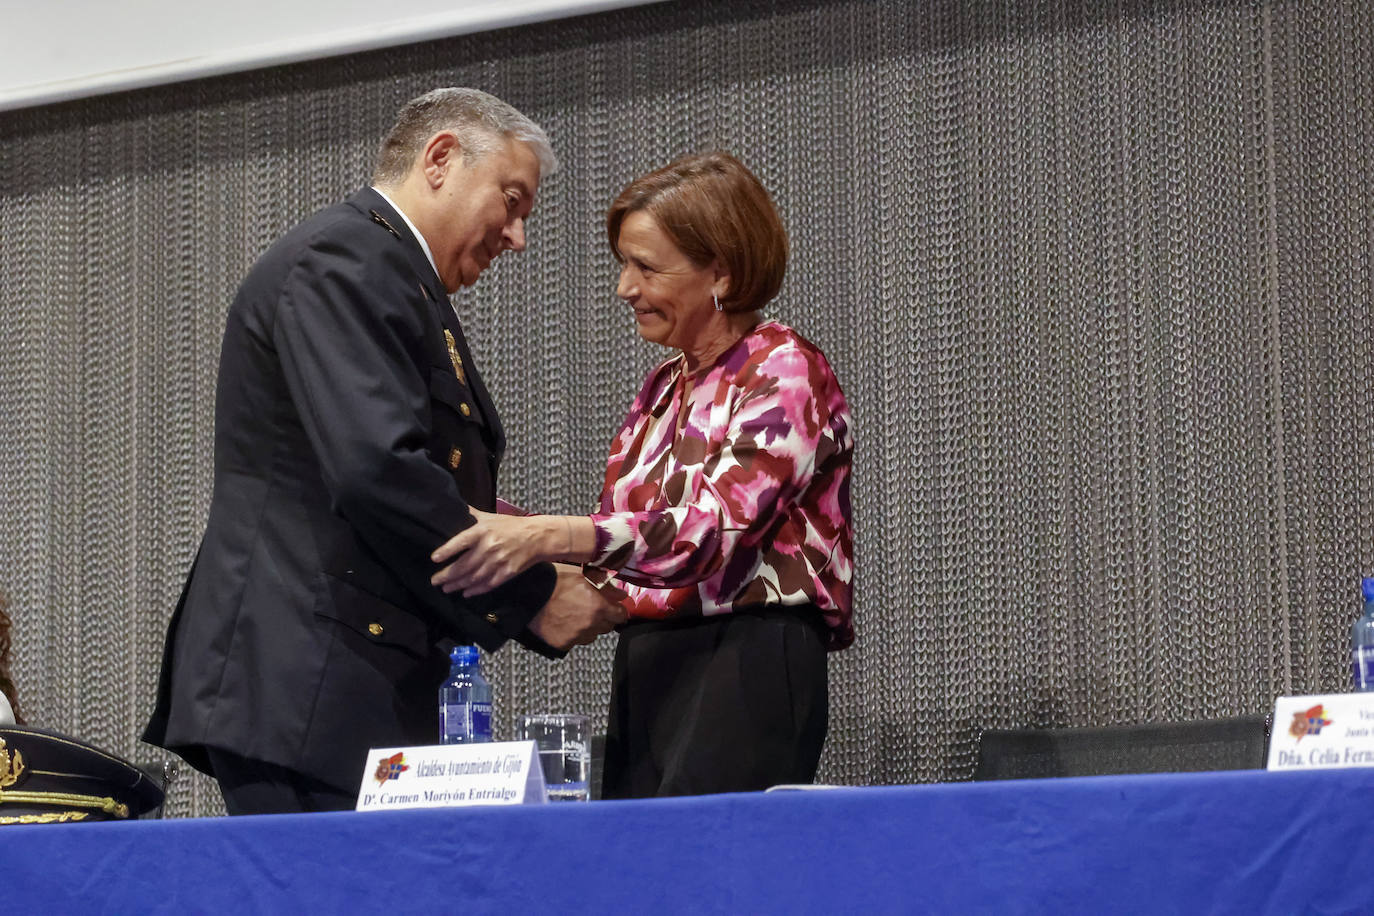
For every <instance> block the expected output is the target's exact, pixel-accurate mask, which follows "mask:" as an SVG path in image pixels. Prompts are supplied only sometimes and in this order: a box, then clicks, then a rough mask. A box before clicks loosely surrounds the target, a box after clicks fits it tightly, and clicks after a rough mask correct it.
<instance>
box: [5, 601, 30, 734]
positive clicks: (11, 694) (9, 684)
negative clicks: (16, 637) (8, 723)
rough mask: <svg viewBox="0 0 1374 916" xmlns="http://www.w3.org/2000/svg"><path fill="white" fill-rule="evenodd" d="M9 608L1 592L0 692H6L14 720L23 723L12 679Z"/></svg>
mask: <svg viewBox="0 0 1374 916" xmlns="http://www.w3.org/2000/svg"><path fill="white" fill-rule="evenodd" d="M8 608H9V602H8V601H7V600H5V596H4V595H3V594H0V693H4V695H5V698H6V699H7V700H9V701H10V708H11V709H12V710H13V712H14V721H15V722H17V723H19V724H20V725H23V724H24V717H23V716H21V715H20V714H19V696H18V694H16V693H15V690H14V681H12V680H10V615H9V614H8V613H6V611H7V609H8Z"/></svg>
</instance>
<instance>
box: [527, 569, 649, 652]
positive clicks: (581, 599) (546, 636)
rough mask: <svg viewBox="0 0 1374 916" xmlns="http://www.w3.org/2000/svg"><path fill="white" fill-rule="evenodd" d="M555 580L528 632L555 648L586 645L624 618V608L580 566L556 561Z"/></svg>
mask: <svg viewBox="0 0 1374 916" xmlns="http://www.w3.org/2000/svg"><path fill="white" fill-rule="evenodd" d="M553 566H554V569H556V570H558V581H557V582H556V583H555V585H554V587H553V594H552V595H550V596H549V600H548V603H546V604H545V605H544V606H543V607H542V608H540V609H539V613H538V614H535V615H534V619H533V620H531V621H530V626H529V629H530V632H531V633H533V634H534V635H535V636H538V637H539V638H540V639H542V640H544V642H546V643H548V644H549V645H551V646H553V647H554V648H555V649H559V650H562V651H567V650H568V649H570V648H572V647H573V646H585V645H587V644H588V643H590V642H592V641H594V640H595V639H596V638H597V637H598V636H600V635H601V634H602V633H609V632H610V631H611V630H613V629H614V628H615V627H617V626H619V625H620V624H622V623H624V622H625V620H626V617H627V615H626V613H625V609H624V608H623V607H621V606H620V604H619V603H618V602H614V601H611V600H610V599H609V598H607V597H606V596H605V595H603V594H602V593H601V592H600V591H598V590H597V588H596V587H595V586H594V585H592V584H591V583H590V582H588V581H587V577H586V576H584V575H582V568H581V567H579V566H570V565H568V564H567V563H555V564H554V565H553Z"/></svg>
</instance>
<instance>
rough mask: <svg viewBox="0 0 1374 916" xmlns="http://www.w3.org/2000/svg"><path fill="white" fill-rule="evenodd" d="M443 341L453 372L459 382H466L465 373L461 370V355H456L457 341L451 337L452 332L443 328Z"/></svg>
mask: <svg viewBox="0 0 1374 916" xmlns="http://www.w3.org/2000/svg"><path fill="white" fill-rule="evenodd" d="M444 341H445V342H446V343H447V344H448V358H449V362H451V363H453V374H454V375H456V376H458V382H459V384H462V385H466V384H467V383H468V376H467V373H466V372H464V371H463V357H461V356H459V355H458V341H456V340H454V339H453V332H452V331H450V330H449V329H448V328H444Z"/></svg>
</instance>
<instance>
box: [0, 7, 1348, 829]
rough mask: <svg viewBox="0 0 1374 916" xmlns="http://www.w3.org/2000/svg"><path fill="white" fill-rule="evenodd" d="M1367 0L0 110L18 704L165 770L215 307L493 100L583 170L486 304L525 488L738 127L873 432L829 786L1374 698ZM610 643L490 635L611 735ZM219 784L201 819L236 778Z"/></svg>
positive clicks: (205, 468)
mask: <svg viewBox="0 0 1374 916" xmlns="http://www.w3.org/2000/svg"><path fill="white" fill-rule="evenodd" d="M1371 36H1374V12H1371V7H1370V5H1369V4H1367V3H1366V2H1365V0H1306V2H1298V0H1292V2H1285V0H1271V2H1261V0H1210V2H1208V0H1156V2H1148V0H1136V2H1127V0H1117V2H1096V0H1035V2H1032V0H1024V2H1022V0H996V2H993V0H989V2H972V0H965V2H956V0H921V2H906V0H902V2H857V0H851V2H820V0H810V2H806V0H745V2H737V0H728V2H727V0H712V2H682V3H668V4H662V5H654V6H650V7H645V8H639V9H634V10H628V11H621V12H617V13H614V14H607V15H599V16H591V17H584V18H580V19H573V20H566V21H561V22H556V23H549V24H544V25H538V26H529V27H524V28H520V29H513V30H507V31H503V32H497V33H490V34H484V35H475V36H466V37H460V38H455V39H451V40H445V41H440V42H433V43H428V44H424V45H420V46H415V47H409V48H402V49H395V50H390V51H384V52H375V53H369V54H363V55H355V56H350V57H343V58H338V59H333V60H327V61H322V62H316V63H310V64H304V65H298V66H292V67H285V68H277V69H273V70H269V71H263V72H256V73H250V74H244V75H238V76H230V77H223V78H218V79H214V80H204V81H199V82H195V83H190V84H183V85H178V86H171V87H165V88H161V89H155V90H147V91H140V92H135V93H128V94H123V95H119V96H113V97H106V98H97V99H92V100H87V101H82V102H77V103H70V104H65V105H61V106H53V107H48V108H44V109H39V110H30V111H19V112H13V113H9V114H4V115H0V227H3V235H0V309H2V311H0V327H3V333H0V410H3V413H2V414H0V446H2V447H0V590H2V591H4V592H6V593H8V595H9V596H10V599H11V611H12V614H13V616H14V618H15V634H14V637H15V647H16V648H15V659H14V674H15V679H16V682H17V684H18V688H19V691H20V700H21V703H22V707H23V709H24V710H25V712H26V713H27V714H28V717H29V719H30V721H32V722H34V723H35V724H39V725H45V726H49V727H52V728H56V729H58V730H61V731H64V732H66V733H69V734H72V735H76V736H78V737H81V738H84V739H86V740H89V741H91V742H93V743H96V744H98V745H101V746H103V747H106V748H109V749H110V750H113V751H115V752H116V753H121V754H124V755H126V756H128V757H130V758H132V759H135V760H138V761H142V762H148V761H156V760H158V759H160V756H159V752H157V751H156V749H153V748H149V747H147V746H145V745H142V744H140V743H139V742H138V741H137V735H138V733H139V732H140V730H141V728H142V725H143V723H144V721H145V719H146V716H147V714H148V712H149V710H150V707H151V705H152V699H153V691H154V685H155V682H156V676H157V670H158V664H159V661H160V651H161V643H162V637H163V633H164V629H165V626H166V623H167V620H168V617H169V616H170V614H171V611H172V608H173V606H174V604H175V602H176V598H177V594H178V591H179V589H180V586H181V584H182V580H183V578H184V576H185V573H186V571H187V568H188V567H189V565H190V561H191V557H192V555H193V553H194V551H195V547H196V544H197V541H198V538H199V535H200V532H201V530H202V528H203V526H204V523H205V515H206V510H207V506H208V501H209V495H210V494H209V486H210V480H211V459H212V408H213V389H214V379H215V371H216V365H217V361H218V348H219V338H220V333H221V331H222V328H223V322H224V316H225V312H226V309H227V307H228V303H229V301H230V298H231V296H232V294H233V292H234V289H235V287H236V285H237V284H238V282H239V280H240V279H241V278H242V276H243V275H244V273H245V271H246V270H247V269H248V267H249V265H250V264H251V263H252V261H253V260H254V258H255V257H256V256H257V254H258V253H260V252H261V251H262V250H263V249H264V248H265V247H266V246H267V245H268V244H269V243H270V242H271V241H272V240H273V239H274V238H275V237H276V236H278V235H279V234H280V233H281V232H283V231H284V230H286V229H287V228H288V227H289V226H290V225H292V224H293V223H295V222H297V221H298V220H299V219H301V218H302V217H304V216H305V215H307V214H308V213H310V212H311V211H313V210H314V209H316V208H318V207H321V206H324V205H326V204H328V203H331V202H334V201H336V200H338V199H340V198H341V197H343V196H344V195H346V194H347V193H348V192H350V191H351V190H353V189H355V188H356V187H357V186H359V185H360V184H362V183H363V182H364V181H365V180H366V178H367V176H368V175H369V174H370V167H371V160H372V154H373V150H374V148H375V145H376V142H377V140H378V138H379V137H380V135H381V133H382V132H383V131H384V130H385V128H386V127H387V125H389V123H390V121H391V119H392V117H393V115H394V114H395V111H396V109H397V108H398V107H399V105H400V104H401V103H402V102H403V101H404V100H406V99H407V98H410V97H412V96H414V95H417V94H419V93H420V92H423V91H425V90H426V89H429V88H431V87H433V86H436V85H471V86H477V87H480V88H484V89H487V90H489V91H491V92H494V93H495V94H497V95H499V96H501V97H503V98H505V99H507V100H508V101H510V102H512V103H513V104H515V105H517V106H518V107H520V108H522V109H523V110H525V111H527V112H528V113H529V114H531V115H532V116H534V117H535V118H536V119H537V120H539V121H541V122H542V123H543V124H544V125H545V126H546V128H547V129H548V131H549V133H550V135H551V136H552V137H553V138H554V142H555V146H556V148H557V149H558V152H559V154H560V156H561V158H562V161H563V170H562V171H561V172H560V173H559V174H558V175H556V176H554V177H552V178H550V179H548V180H547V181H546V182H545V183H544V186H543V187H541V189H540V200H539V203H538V205H537V209H536V212H535V217H534V220H533V222H532V224H531V227H530V238H531V244H530V249H529V251H527V252H526V253H524V254H522V255H519V256H514V257H508V258H503V259H502V260H501V261H500V262H499V264H498V265H497V266H495V267H493V269H492V270H491V271H490V274H489V275H488V276H487V277H484V279H483V280H482V281H481V283H480V284H479V285H478V286H477V288H476V289H475V290H473V291H471V292H470V293H467V294H464V295H461V296H459V297H458V299H457V301H456V305H457V307H458V308H459V310H460V312H461V313H462V315H463V317H464V320H465V324H466V327H467V328H468V332H469V337H470V339H471V342H472V345H473V348H474V351H475V352H476V353H477V354H478V360H479V362H480V364H481V366H482V368H483V371H484V373H485V374H486V376H487V379H488V382H489V386H490V388H491V389H492V390H493V393H494V395H495V396H496V398H497V401H498V404H499V405H500V407H501V409H502V414H503V417H504V419H505V421H506V423H507V426H508V432H509V437H510V442H511V451H510V453H509V455H508V458H507V461H506V463H505V465H504V470H503V490H504V492H505V495H506V496H507V497H508V498H510V499H511V500H513V501H516V502H519V503H522V504H525V505H527V506H529V507H530V508H532V509H534V510H538V511H553V512H584V511H588V510H589V509H590V508H591V507H592V505H593V502H594V499H595V496H596V494H597V492H598V489H599V483H600V477H601V470H602V461H603V459H604V454H605V449H606V447H607V444H608V442H609V439H610V436H611V434H612V432H613V431H614V429H615V428H616V426H617V425H618V423H619V421H620V420H621V418H622V417H623V415H624V411H625V410H626V408H627V407H628V405H629V402H630V399H631V397H632V396H633V393H634V392H635V391H636V390H637V387H638V384H639V382H640V380H641V378H642V375H643V373H644V372H645V371H646V370H647V369H648V368H649V367H650V366H651V365H652V364H653V363H654V362H655V361H656V360H658V359H660V358H662V357H663V356H665V355H666V354H665V351H662V350H659V349H656V348H654V347H653V346H651V345H649V344H646V343H643V342H641V341H640V340H639V339H638V337H637V335H636V334H635V332H634V330H633V325H632V322H631V319H630V317H629V314H628V310H627V309H626V308H625V307H624V306H623V304H621V303H619V302H618V301H617V300H616V298H615V296H614V293H613V291H614V284H615V266H614V264H613V262H612V260H611V258H610V256H609V254H608V252H607V249H606V245H605V241H604V238H603V230H602V217H603V213H604V210H605V207H606V205H607V204H608V203H609V201H610V200H611V198H612V197H613V196H614V195H615V193H616V192H617V191H618V190H619V188H620V187H621V186H622V185H623V184H624V183H625V182H626V181H627V180H629V179H630V178H631V177H633V176H635V175H637V174H640V173H642V172H644V171H646V170H648V169H651V168H653V167H656V166H658V165H660V164H662V163H664V162H666V161H667V160H669V159H670V158H672V157H675V156H677V155H679V154H682V153H685V152H689V151H693V150H699V149H703V148H711V147H724V148H727V149H730V150H732V151H734V152H735V153H736V154H737V155H739V156H740V157H741V158H742V159H743V160H744V161H745V162H746V163H748V164H750V165H751V166H752V167H753V168H754V169H755V170H756V171H757V172H758V173H759V175H760V176H761V177H762V179H763V181H764V183H765V185H767V186H768V187H769V188H770V189H771V190H772V191H773V193H774V194H775V196H776V198H777V200H778V203H779V205H780V208H781V210H782V212H783V214H784V217H785V220H786V222H787V224H788V226H789V229H790V232H791V237H792V244H793V252H794V254H793V259H792V263H791V266H790V271H789V274H788V278H787V282H786V284H785V286H784V289H783V292H782V295H781V297H780V299H779V300H778V302H777V303H776V304H775V306H773V307H772V308H771V309H770V312H771V314H773V315H774V316H776V317H779V318H781V319H782V320H784V321H785V322H788V323H790V324H793V325H794V326H796V327H798V328H799V329H801V330H802V331H803V332H804V333H805V334H807V335H808V336H810V337H811V338H812V339H813V340H815V341H816V342H817V343H819V344H820V345H821V347H822V348H823V349H824V350H825V351H826V353H827V354H828V355H829V356H830V358H831V360H832V362H833V363H834V365H835V366H836V369H837V372H838V374H839V376H840V379H841V382H842V383H843V385H844V386H845V388H846V391H847V393H848V395H849V399H850V403H851V406H852V408H853V412H854V416H855V423H856V429H857V438H858V450H857V456H856V473H855V483H854V486H855V490H854V505H855V516H854V522H855V525H856V529H857V552H858V557H857V568H858V573H857V591H856V606H857V612H856V622H857V628H858V634H859V635H858V642H857V644H856V645H855V646H854V647H853V648H852V649H850V650H848V651H846V652H843V653H840V654H838V655H836V656H833V657H832V659H831V677H832V690H831V692H832V716H831V730H830V738H829V743H828V746H827V750H826V753H825V757H824V759H823V762H822V769H821V773H820V779H821V780H822V781H828V782H835V783H845V784H884V783H906V782H921V781H934V780H956V779H966V778H968V777H969V776H970V775H971V773H972V771H973V767H974V763H975V759H976V754H977V744H978V738H979V735H980V733H981V731H982V730H983V729H986V728H992V727H1012V726H1065V725H1105V724H1117V723H1139V722H1165V721H1182V720H1190V719H1199V718H1213V717H1223V716H1231V715H1239V714H1256V713H1263V712H1266V711H1268V710H1269V709H1270V708H1271V706H1272V702H1273V699H1274V697H1275V696H1276V695H1279V694H1293V693H1304V692H1323V691H1335V690H1341V689H1344V687H1345V685H1346V683H1347V681H1348V673H1347V667H1346V665H1347V662H1346V654H1345V653H1346V641H1347V635H1346V634H1347V627H1348V625H1349V623H1350V621H1351V620H1352V619H1353V617H1354V616H1355V614H1356V613H1357V611H1358V585H1359V576H1360V574H1361V573H1362V572H1374V454H1372V453H1371V449H1370V448H1369V442H1370V439H1369V432H1368V431H1369V430H1370V428H1371V427H1372V426H1374V352H1371V351H1372V349H1374V348H1372V346H1371V345H1372V344H1374V312H1372V311H1371V289H1370V287H1371V267H1370V248H1371V244H1372V243H1374V190H1371V188H1374V152H1371V151H1374V126H1372V125H1374V49H1372V48H1371V44H1372V39H1371ZM613 649H614V637H603V638H602V639H601V640H600V641H599V642H598V643H597V644H596V645H594V646H592V647H587V648H580V649H577V650H575V651H574V652H573V653H572V654H571V655H570V656H569V658H568V659H567V660H566V661H563V662H559V663H551V662H547V661H545V660H543V659H541V658H538V657H536V656H533V655H530V654H527V653H524V652H522V651H521V650H519V649H518V648H511V649H508V650H503V651H501V652H499V653H496V654H495V655H493V656H492V657H490V658H488V659H487V664H488V666H489V670H490V673H491V676H492V679H493V682H494V685H495V689H496V695H497V732H498V737H509V736H511V734H512V732H513V724H514V718H515V716H516V715H518V714H519V713H521V712H525V711H535V710H547V711H584V712H587V713H590V714H592V715H593V716H594V718H595V720H596V724H597V727H604V722H605V718H604V717H605V707H606V702H607V696H608V692H609V672H610V662H611V657H612V653H613ZM222 810H223V809H222V806H221V804H220V801H219V798H218V795H217V793H216V792H215V790H214V787H213V784H212V783H211V782H210V781H209V780H207V779H205V778H203V777H199V776H196V775H190V774H188V775H186V776H184V777H183V778H182V779H180V780H179V781H178V782H176V783H174V784H173V787H172V792H171V795H170V796H169V803H168V811H169V813H172V814H178V815H186V814H212V813H216V812H218V811H222Z"/></svg>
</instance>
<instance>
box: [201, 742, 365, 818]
mask: <svg viewBox="0 0 1374 916" xmlns="http://www.w3.org/2000/svg"><path fill="white" fill-rule="evenodd" d="M205 751H206V754H207V755H208V756H209V758H210V766H211V767H212V768H213V769H214V773H215V781H216V782H218V783H219V791H220V794H221V795H223V796H224V808H225V810H226V811H228V812H229V813H230V814H301V813H304V812H307V811H352V810H353V808H354V806H355V805H357V802H358V793H357V792H356V791H347V790H344V789H340V788H337V787H335V786H331V785H329V784H328V783H324V782H320V781H319V780H318V779H312V778H311V777H309V776H306V775H305V774H304V773H297V772H296V771H295V770H288V769H286V768H285V767H279V766H275V765H273V764H270V763H263V762H262V761H261V760H250V759H249V758H247V757H240V756H239V755H237V754H231V753H229V752H227V751H220V750H216V749H214V748H206V749H205Z"/></svg>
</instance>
